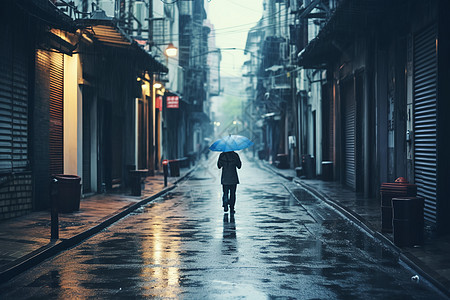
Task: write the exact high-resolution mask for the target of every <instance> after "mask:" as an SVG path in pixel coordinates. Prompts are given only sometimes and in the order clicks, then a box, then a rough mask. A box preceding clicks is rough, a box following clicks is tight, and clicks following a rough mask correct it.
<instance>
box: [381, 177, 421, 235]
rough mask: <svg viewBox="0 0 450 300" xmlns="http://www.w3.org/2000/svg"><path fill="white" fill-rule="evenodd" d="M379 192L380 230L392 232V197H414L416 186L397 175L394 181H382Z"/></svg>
mask: <svg viewBox="0 0 450 300" xmlns="http://www.w3.org/2000/svg"><path fill="white" fill-rule="evenodd" d="M380 194H381V231H382V232H392V198H398V197H414V196H416V194H417V186H416V185H415V184H409V183H408V181H407V180H406V179H405V178H403V177H399V178H397V179H396V180H395V182H394V183H382V184H381V188H380Z"/></svg>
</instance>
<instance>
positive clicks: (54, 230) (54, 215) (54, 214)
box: [50, 178, 59, 240]
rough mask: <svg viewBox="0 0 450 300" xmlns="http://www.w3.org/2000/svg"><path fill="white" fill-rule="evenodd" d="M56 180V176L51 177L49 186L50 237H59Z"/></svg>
mask: <svg viewBox="0 0 450 300" xmlns="http://www.w3.org/2000/svg"><path fill="white" fill-rule="evenodd" d="M57 182H58V180H57V179H56V178H53V179H52V184H51V187H50V201H51V212H50V218H51V221H50V239H51V240H57V239H59V219H58V203H57V197H56V196H57V194H58V191H57V188H58V187H57V186H56V183H57Z"/></svg>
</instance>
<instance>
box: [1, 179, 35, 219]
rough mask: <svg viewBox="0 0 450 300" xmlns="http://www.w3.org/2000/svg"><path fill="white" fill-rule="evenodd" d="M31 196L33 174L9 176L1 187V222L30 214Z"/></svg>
mask: <svg viewBox="0 0 450 300" xmlns="http://www.w3.org/2000/svg"><path fill="white" fill-rule="evenodd" d="M31 194H32V192H31V172H24V173H16V174H12V175H9V176H8V178H7V180H5V181H4V182H3V183H2V184H1V185H0V220H5V219H10V218H15V217H18V216H21V215H25V214H27V213H30V212H31V210H32V208H33V205H32V197H31Z"/></svg>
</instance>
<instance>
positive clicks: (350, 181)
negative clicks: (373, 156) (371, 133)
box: [343, 83, 356, 189]
mask: <svg viewBox="0 0 450 300" xmlns="http://www.w3.org/2000/svg"><path fill="white" fill-rule="evenodd" d="M352 87H353V85H352V84H350V83H347V84H345V85H344V99H343V100H344V128H343V129H344V145H343V146H344V168H345V184H346V185H347V186H348V187H351V188H352V189H356V153H355V145H356V139H355V138H356V134H355V133H356V128H355V125H356V123H355V121H356V102H355V99H354V97H353V93H352V91H353V88H352Z"/></svg>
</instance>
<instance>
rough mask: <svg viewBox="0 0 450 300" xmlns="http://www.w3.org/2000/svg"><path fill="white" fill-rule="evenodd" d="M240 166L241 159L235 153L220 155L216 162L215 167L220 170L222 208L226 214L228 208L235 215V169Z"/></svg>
mask: <svg viewBox="0 0 450 300" xmlns="http://www.w3.org/2000/svg"><path fill="white" fill-rule="evenodd" d="M241 166H242V162H241V159H240V158H239V155H238V154H237V153H236V152H234V151H228V152H222V153H220V155H219V159H218V160H217V167H218V168H219V169H222V177H221V183H222V190H223V197H222V207H223V211H224V212H227V211H228V206H230V213H232V214H234V213H235V210H234V206H235V204H236V188H237V185H238V184H239V177H238V174H237V169H240V168H241ZM236 168H237V169H236Z"/></svg>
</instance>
